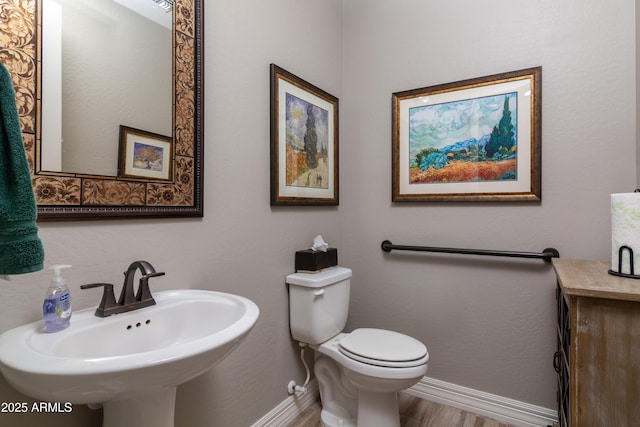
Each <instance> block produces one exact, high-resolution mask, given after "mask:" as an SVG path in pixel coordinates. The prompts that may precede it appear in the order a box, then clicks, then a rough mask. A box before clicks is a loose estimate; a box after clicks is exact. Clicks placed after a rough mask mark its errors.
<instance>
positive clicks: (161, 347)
mask: <svg viewBox="0 0 640 427" xmlns="http://www.w3.org/2000/svg"><path fill="white" fill-rule="evenodd" d="M153 296H154V298H155V300H156V305H154V306H151V307H147V308H143V309H139V310H136V311H131V312H128V313H122V314H118V315H115V316H111V317H107V318H99V317H96V316H94V311H95V308H93V309H88V310H81V311H76V312H74V313H73V316H72V318H71V326H70V327H69V328H68V329H66V330H64V331H61V332H57V333H53V334H48V333H45V332H44V326H43V323H42V322H41V321H38V322H34V323H30V324H28V325H24V326H20V327H17V328H15V329H11V330H9V331H7V332H5V333H3V334H2V335H0V371H2V374H3V375H4V377H5V378H6V379H7V381H8V382H9V383H10V384H11V385H12V386H13V387H15V388H16V389H17V390H19V391H20V392H22V393H24V394H26V395H28V396H31V397H33V398H35V399H40V400H43V401H50V402H71V403H74V404H88V405H90V406H92V407H96V406H99V405H102V406H103V408H104V423H103V425H104V426H105V427H111V426H124V425H131V426H138V427H146V426H149V427H160V426H163V427H171V426H173V418H174V406H175V392H176V386H178V385H179V384H182V383H184V382H186V381H189V380H190V379H193V378H195V377H197V376H198V375H200V374H202V373H203V372H205V371H207V370H208V369H209V368H211V367H212V366H213V365H215V364H216V363H217V362H219V361H221V360H222V359H224V358H225V357H226V356H227V355H228V354H229V353H231V351H232V350H233V349H234V348H235V347H236V346H237V345H238V344H239V343H240V342H241V341H242V340H243V339H244V338H245V337H246V336H247V334H248V333H249V331H250V330H251V329H252V328H253V325H254V324H255V322H256V320H257V319H258V314H259V310H258V307H257V306H256V305H255V304H254V303H253V302H252V301H250V300H249V299H247V298H244V297H241V296H238V295H232V294H227V293H222V292H215V291H201V290H175V291H162V292H155V293H154V294H153ZM94 405H96V406H94Z"/></svg>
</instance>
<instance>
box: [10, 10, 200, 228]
mask: <svg viewBox="0 0 640 427" xmlns="http://www.w3.org/2000/svg"><path fill="white" fill-rule="evenodd" d="M203 2H204V0H174V16H173V19H174V23H173V47H172V53H173V58H174V61H173V81H174V91H173V124H174V126H173V135H172V136H173V140H174V141H175V150H174V159H173V161H174V162H175V163H174V168H173V170H174V174H173V179H172V181H171V182H168V183H167V182H161V181H160V182H159V181H154V180H152V179H140V178H135V179H132V178H125V177H122V178H120V177H111V176H109V177H107V176H101V175H89V174H79V173H64V172H48V171H43V170H41V168H40V157H41V150H40V141H41V115H40V112H41V111H42V110H41V105H42V98H41V94H42V91H41V88H42V81H41V74H42V73H41V54H42V50H41V46H42V43H41V38H42V0H3V1H2V2H1V3H0V16H1V17H2V19H0V40H2V45H4V46H0V61H2V63H3V64H4V65H5V66H6V67H7V69H8V70H9V72H10V73H11V76H12V78H13V82H14V87H15V90H16V102H17V106H18V113H19V115H20V122H21V126H22V130H23V137H24V144H25V149H26V152H27V158H28V161H29V167H30V169H31V174H32V177H33V186H34V190H35V195H36V201H37V203H38V221H61V220H102V219H118V218H141V217H143V218H154V217H155V218H157V217H202V216H203V191H202V182H203V150H204V141H203V136H204V130H203V26H202V20H203V15H202V12H203Z"/></svg>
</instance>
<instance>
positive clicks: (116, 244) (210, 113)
mask: <svg viewBox="0 0 640 427" xmlns="http://www.w3.org/2000/svg"><path fill="white" fill-rule="evenodd" d="M461 3H462V4H461ZM634 13H635V10H634V5H633V3H632V2H629V1H628V0H615V1H609V2H601V1H595V0H591V1H577V0H576V1H570V2H554V1H551V0H545V1H542V2H524V1H516V2H509V3H508V4H507V3H505V2H502V1H497V0H489V1H484V2H477V1H472V0H461V1H460V2H443V1H442V2H425V1H423V0H398V1H394V2H390V1H381V0H343V1H339V0H330V1H322V2H317V1H310V0H307V1H299V0H272V1H269V2H264V1H260V0H244V1H227V2H221V1H207V2H206V4H205V70H206V71H205V72H206V75H205V87H206V93H205V116H206V117H205V124H206V127H205V141H206V152H205V185H204V188H205V217H204V218H203V219H189V220H140V221H115V222H90V223H87V222H76V223H57V224H56V223H42V224H40V227H41V237H42V239H43V241H44V245H45V250H46V263H47V265H50V264H54V263H71V264H73V265H74V268H73V269H71V270H70V271H68V272H65V275H66V277H67V279H68V281H69V283H71V285H72V292H73V298H74V305H75V307H76V308H83V307H89V306H91V305H95V304H97V302H98V299H99V296H98V295H96V293H95V292H86V291H80V290H79V286H80V285H81V284H82V283H86V282H93V281H108V282H113V283H115V284H117V285H118V286H119V284H120V282H121V280H122V271H123V270H124V269H125V268H126V266H127V265H128V264H129V263H130V262H131V261H133V260H136V259H146V260H148V261H150V262H151V263H152V264H153V265H154V266H156V267H157V268H158V269H159V270H163V271H166V272H167V275H166V276H165V277H163V278H159V279H157V280H156V282H155V283H154V288H155V289H158V290H160V289H169V288H178V287H187V288H203V289H214V290H222V291H229V292H234V293H238V294H241V295H244V296H247V297H249V298H251V299H252V300H253V301H255V302H256V303H257V304H258V306H259V307H260V309H261V317H260V319H259V321H258V323H257V325H256V327H255V329H254V330H253V331H252V333H251V334H250V335H249V337H248V338H247V340H246V341H245V342H244V343H243V344H242V345H241V346H240V347H238V349H237V350H236V351H235V352H234V353H232V354H231V355H230V356H229V357H228V358H227V359H226V360H225V361H223V362H222V363H221V364H220V365H218V366H217V367H215V368H213V369H212V370H211V371H210V372H208V373H206V374H204V375H203V376H202V377H200V378H198V379H196V380H194V381H192V382H190V383H188V384H185V385H184V386H181V387H180V388H179V389H178V398H177V414H176V425H177V426H185V427H186V426H189V427H197V426H202V427H205V426H207V427H209V426H225V427H227V426H230V427H235V426H237V427H245V426H249V425H250V424H251V423H252V422H254V421H255V420H257V419H259V418H260V417H261V416H262V415H264V414H265V413H266V412H268V411H269V410H271V409H272V408H273V407H275V406H276V405H277V404H278V403H280V402H281V401H282V400H284V399H285V398H286V397H287V394H286V383H287V382H288V380H289V379H291V378H295V379H296V380H298V381H300V380H302V379H304V375H303V372H302V369H301V367H300V363H299V361H298V351H297V346H296V345H295V343H293V342H292V341H291V339H290V337H289V331H288V321H287V316H288V314H287V294H286V288H285V285H284V277H285V275H286V274H288V273H289V272H291V270H292V267H293V253H294V251H295V250H296V249H299V248H304V247H306V246H308V245H310V243H311V239H312V238H313V236H314V235H315V234H317V233H322V234H323V235H324V237H325V238H326V240H327V241H328V242H330V243H331V244H332V245H335V246H337V247H338V248H339V250H340V253H339V254H340V260H341V263H342V264H343V265H346V266H350V267H352V268H353V269H354V274H355V275H354V278H353V288H352V289H353V298H352V313H351V318H350V322H349V325H348V326H349V328H353V327H357V326H364V325H366V326H378V327H388V328H393V329H397V330H400V331H403V332H406V333H410V334H413V335H415V336H416V337H417V338H419V339H421V340H422V341H423V342H425V344H426V345H427V346H428V348H429V351H430V354H431V361H430V371H429V373H428V375H429V376H432V377H435V378H438V379H441V380H444V381H448V382H451V383H455V384H460V385H464V386H468V387H473V388H476V389H479V390H482V391H486V392H489V393H495V394H498V395H502V396H505V397H509V398H513V399H518V400H521V401H524V402H527V403H531V404H536V405H541V406H545V407H549V408H553V407H554V406H555V382H554V381H555V380H554V373H553V370H552V368H551V359H552V354H553V351H554V349H553V348H554V345H555V338H554V321H555V313H554V310H553V307H554V280H555V279H554V276H553V274H552V272H551V269H550V268H549V267H548V266H546V265H543V264H542V263H539V262H530V261H522V262H520V261H513V260H511V261H501V260H486V259H482V260H477V259H475V258H463V257H446V256H438V255H434V256H422V255H411V254H401V253H397V254H396V253H394V254H391V255H384V254H383V253H382V251H381V250H380V242H381V241H382V240H384V239H390V240H392V241H394V242H396V243H399V244H409V243H415V244H426V245H436V246H454V247H455V246H461V247H479V248H483V247H486V248H490V249H514V250H536V251H537V250H542V249H543V248H545V247H548V246H554V247H556V248H557V249H559V250H560V252H561V254H562V256H563V257H566V258H601V259H607V258H608V254H609V194H610V193H612V192H619V191H629V190H630V189H632V188H633V186H634V182H635V173H636V166H635V114H636V113H635V111H636V110H635V75H634V66H635V39H634V37H635V21H634ZM271 62H274V63H276V64H278V65H279V66H281V67H283V68H285V69H287V70H288V71H291V72H293V73H294V74H297V75H298V76H300V77H302V78H304V79H306V80H308V81H310V82H312V83H314V84H316V85H317V86H319V87H321V88H323V89H325V90H326V91H328V92H329V93H331V94H333V95H335V96H337V97H339V98H340V102H341V103H340V109H341V122H340V127H341V134H340V138H341V139H340V144H341V146H340V148H341V203H340V207H339V208H271V207H270V206H269V74H268V73H269V63H271ZM535 65H542V67H543V131H542V151H543V178H542V185H543V201H542V203H538V204H535V203H534V204H531V203H527V204H515V203H484V204H479V203H465V204H445V203H441V204H404V205H394V204H392V203H391V194H390V190H391V189H390V187H391V159H390V153H391V141H390V136H391V109H390V106H391V93H393V92H395V91H400V90H406V89H412V88H417V87H422V86H427V85H431V84H437V83H443V82H450V81H456V80H460V79H465V78H471V77H479V76H484V75H488V74H493V73H500V72H504V71H510V70H515V69H520V68H525V67H529V66H535ZM47 282H48V274H47V273H46V272H42V273H34V274H30V275H26V276H15V277H14V278H13V281H12V282H10V283H1V284H0V311H1V312H2V313H3V314H2V316H0V331H3V330H7V329H9V328H12V327H14V326H18V325H20V324H23V323H26V322H29V321H34V320H37V319H38V318H39V317H40V305H41V301H42V298H43V295H44V291H45V289H46V286H47ZM25 399H26V398H25V397H23V396H20V395H18V394H16V393H15V392H13V391H12V390H11V388H10V387H9V386H7V385H6V384H4V383H2V382H0V401H24V400H25ZM87 419H90V420H87ZM26 420H27V416H23V415H15V416H11V415H6V414H0V424H2V425H3V426H5V425H6V426H18V425H23V424H24V422H26ZM29 424H30V425H33V426H45V425H46V426H56V425H60V426H61V425H65V426H69V425H71V426H97V425H99V420H98V418H97V417H95V414H93V413H91V412H90V411H88V410H83V409H82V408H80V407H78V408H74V412H73V413H72V414H65V415H59V416H51V415H30V416H29Z"/></svg>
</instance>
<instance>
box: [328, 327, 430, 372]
mask: <svg viewBox="0 0 640 427" xmlns="http://www.w3.org/2000/svg"><path fill="white" fill-rule="evenodd" d="M338 350H339V351H340V353H342V354H344V355H345V356H347V357H349V358H350V359H353V360H357V361H359V362H363V363H368V364H370V365H376V366H382V367H389V368H409V367H414V366H420V365H423V364H425V363H426V362H427V361H428V359H429V354H428V353H427V347H425V345H424V344H423V343H421V342H420V341H418V340H416V339H415V338H412V337H410V336H408V335H404V334H401V333H399V332H394V331H389V330H385V329H374V328H360V329H356V330H354V331H352V332H351V333H349V334H345V335H344V337H343V338H342V339H340V340H339V342H338Z"/></svg>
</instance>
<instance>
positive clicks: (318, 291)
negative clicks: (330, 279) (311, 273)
mask: <svg viewBox="0 0 640 427" xmlns="http://www.w3.org/2000/svg"><path fill="white" fill-rule="evenodd" d="M322 295H324V289H319V290H317V291H314V292H313V296H314V297H319V296H322Z"/></svg>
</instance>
